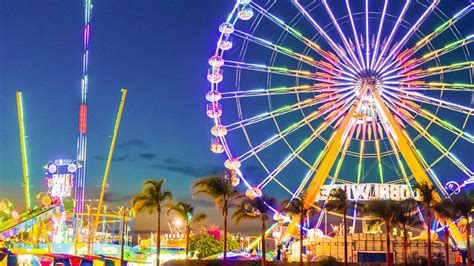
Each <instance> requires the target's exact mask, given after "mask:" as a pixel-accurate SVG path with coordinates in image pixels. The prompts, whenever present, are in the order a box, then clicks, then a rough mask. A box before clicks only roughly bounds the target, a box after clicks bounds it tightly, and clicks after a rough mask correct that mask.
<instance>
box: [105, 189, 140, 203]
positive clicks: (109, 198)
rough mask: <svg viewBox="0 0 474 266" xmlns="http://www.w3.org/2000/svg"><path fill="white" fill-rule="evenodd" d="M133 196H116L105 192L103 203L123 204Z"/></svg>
mask: <svg viewBox="0 0 474 266" xmlns="http://www.w3.org/2000/svg"><path fill="white" fill-rule="evenodd" d="M133 196H134V195H132V194H117V193H114V192H105V195H104V201H105V202H108V203H125V202H130V200H131V199H132V197H133Z"/></svg>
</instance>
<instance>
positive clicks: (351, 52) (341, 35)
mask: <svg viewBox="0 0 474 266" xmlns="http://www.w3.org/2000/svg"><path fill="white" fill-rule="evenodd" d="M323 4H324V7H325V8H326V11H327V13H328V14H329V16H330V17H331V20H332V22H333V24H334V26H335V27H336V30H337V32H338V33H339V37H340V38H341V40H342V43H343V44H344V46H345V47H346V51H347V52H348V53H349V56H350V57H351V58H352V62H355V64H356V65H357V66H358V68H359V71H362V69H364V68H365V64H364V60H363V59H361V61H360V62H359V59H357V57H356V55H355V54H354V51H353V50H352V48H351V45H350V44H349V42H348V41H347V38H346V36H345V34H344V32H343V31H342V29H341V27H340V26H339V23H338V22H337V19H336V17H334V14H333V13H332V11H331V8H330V7H329V5H328V3H327V0H323ZM359 50H360V47H359ZM361 63H362V65H361Z"/></svg>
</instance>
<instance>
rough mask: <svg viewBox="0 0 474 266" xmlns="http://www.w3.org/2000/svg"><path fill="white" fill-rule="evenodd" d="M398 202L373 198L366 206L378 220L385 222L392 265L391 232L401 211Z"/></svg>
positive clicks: (366, 209)
mask: <svg viewBox="0 0 474 266" xmlns="http://www.w3.org/2000/svg"><path fill="white" fill-rule="evenodd" d="M398 208H399V206H398V203H397V202H396V201H394V200H372V201H369V203H368V204H367V206H365V212H367V213H369V214H370V215H372V216H374V217H376V218H377V220H376V221H377V222H384V223H385V235H386V236H387V257H386V261H387V265H388V266H390V234H391V229H392V228H393V226H395V225H396V224H397V223H396V217H397V214H398V213H399V210H398Z"/></svg>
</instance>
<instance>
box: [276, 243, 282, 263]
mask: <svg viewBox="0 0 474 266" xmlns="http://www.w3.org/2000/svg"><path fill="white" fill-rule="evenodd" d="M282 248H283V246H282V244H278V245H277V252H276V253H277V255H276V260H277V261H281V249H282Z"/></svg>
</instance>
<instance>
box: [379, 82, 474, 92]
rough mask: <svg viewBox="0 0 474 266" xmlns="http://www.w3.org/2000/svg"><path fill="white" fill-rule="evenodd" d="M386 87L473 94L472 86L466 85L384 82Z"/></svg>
mask: <svg viewBox="0 0 474 266" xmlns="http://www.w3.org/2000/svg"><path fill="white" fill-rule="evenodd" d="M384 84H387V85H399V86H400V89H401V90H403V91H458V92H466V91H467V92H474V85H473V84H467V83H444V82H424V81H411V82H404V83H402V82H384Z"/></svg>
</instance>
